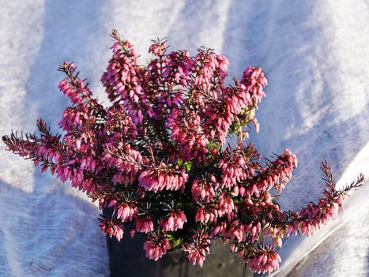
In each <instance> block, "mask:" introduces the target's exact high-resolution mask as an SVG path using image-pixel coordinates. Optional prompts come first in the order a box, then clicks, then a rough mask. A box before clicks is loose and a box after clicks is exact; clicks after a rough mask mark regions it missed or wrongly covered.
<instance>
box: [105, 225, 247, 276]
mask: <svg viewBox="0 0 369 277" xmlns="http://www.w3.org/2000/svg"><path fill="white" fill-rule="evenodd" d="M106 242H107V246H108V254H109V268H110V276H112V277H124V276H127V277H141V276H142V277H192V276H194V277H226V276H232V277H241V276H243V277H245V276H247V277H250V276H253V274H252V272H251V271H249V270H247V269H246V268H245V265H244V264H243V263H241V262H240V261H239V260H238V259H237V258H236V257H235V256H234V255H233V254H231V253H230V251H229V245H228V244H227V245H224V244H223V243H222V242H221V240H216V241H215V242H214V243H213V245H212V247H211V253H210V255H208V256H207V257H206V260H205V262H204V266H203V267H202V268H200V267H199V266H198V265H195V266H193V265H192V264H191V263H190V262H189V261H188V260H187V258H186V257H185V255H184V254H183V252H182V251H180V250H177V251H173V252H170V253H167V254H166V255H165V256H163V257H162V258H161V259H159V260H158V261H157V262H155V261H153V260H149V259H148V258H146V256H145V250H144V249H143V245H144V238H143V237H142V236H141V235H140V234H139V233H138V232H136V235H135V237H134V238H133V239H131V237H130V230H129V227H128V226H127V227H125V230H124V236H123V239H122V240H121V241H120V242H118V241H117V239H116V238H115V237H113V238H110V237H109V236H106Z"/></svg>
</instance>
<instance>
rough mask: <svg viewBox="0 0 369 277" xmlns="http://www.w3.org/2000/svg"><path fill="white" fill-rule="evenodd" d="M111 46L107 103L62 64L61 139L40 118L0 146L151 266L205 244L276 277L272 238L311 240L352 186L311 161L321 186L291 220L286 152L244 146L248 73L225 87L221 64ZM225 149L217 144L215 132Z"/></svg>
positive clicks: (250, 120)
mask: <svg viewBox="0 0 369 277" xmlns="http://www.w3.org/2000/svg"><path fill="white" fill-rule="evenodd" d="M112 37H113V38H114V39H115V43H114V45H113V46H112V50H113V55H112V58H111V59H110V61H109V63H108V66H107V69H106V72H105V73H104V74H103V76H102V78H101V81H102V84H103V86H104V87H105V90H106V93H107V95H108V98H109V99H110V100H111V104H110V106H108V107H104V106H102V105H101V104H100V103H99V102H98V100H97V99H95V98H93V94H92V92H91V91H90V89H89V87H88V83H86V82H85V81H84V80H82V79H81V78H80V77H79V74H78V73H77V72H76V66H75V65H74V64H73V63H70V62H65V63H64V64H62V65H61V66H60V71H62V72H64V73H65V74H66V77H65V79H63V80H62V81H61V82H60V85H59V89H60V90H61V91H62V92H63V93H64V94H65V95H66V96H67V97H69V98H70V99H71V102H72V105H71V106H70V107H68V108H66V110H65V112H64V113H63V116H62V119H61V121H60V123H59V124H60V127H61V128H62V129H63V130H64V132H65V133H64V135H63V136H62V135H52V134H51V132H50V130H49V128H48V127H47V126H46V124H45V123H44V121H43V120H41V119H40V120H39V121H38V123H37V126H38V129H39V131H40V135H36V134H26V135H25V137H24V136H21V137H18V136H17V135H16V134H14V133H12V134H11V135H10V136H4V137H3V140H4V142H5V143H6V145H7V148H8V150H10V151H13V152H14V153H17V154H19V155H20V156H22V157H27V158H29V159H31V160H32V161H34V163H35V164H36V165H38V164H40V165H41V170H42V172H44V171H46V170H48V169H50V172H51V174H54V173H56V175H57V177H58V178H59V179H60V180H61V181H62V182H65V181H68V180H69V181H70V182H71V184H72V186H73V187H76V188H79V189H80V190H82V191H84V192H85V193H86V194H87V195H88V196H89V197H91V198H92V200H93V201H98V202H99V205H100V208H101V209H103V214H102V215H101V218H100V228H101V230H102V232H104V233H105V234H106V235H108V236H110V237H115V238H116V239H117V240H120V239H121V238H122V237H123V236H124V230H125V228H124V227H125V226H129V228H130V230H131V232H130V233H131V236H132V237H133V236H134V235H135V233H140V234H141V235H143V236H144V237H145V239H146V240H145V243H144V249H145V250H146V255H147V257H148V258H150V259H154V260H157V259H159V258H160V257H162V256H163V255H165V254H166V253H167V252H168V251H171V250H175V249H178V248H181V249H182V250H183V251H184V253H185V255H187V257H188V259H189V260H190V261H192V263H193V264H196V263H197V264H198V265H200V266H202V265H203V262H204V260H205V259H206V256H207V255H208V254H209V253H210V246H211V244H212V242H213V241H214V239H215V238H218V237H219V238H222V239H223V240H224V241H228V242H229V243H230V250H231V252H233V253H235V254H236V255H237V256H239V257H240V258H241V259H242V260H243V261H244V262H245V263H247V264H248V266H249V267H250V268H251V269H252V270H254V271H257V272H263V273H265V272H268V273H270V272H271V271H273V270H276V269H277V268H278V263H279V262H280V257H279V256H278V254H277V252H276V251H275V247H281V245H282V239H283V237H286V236H290V235H291V234H297V233H298V232H299V233H302V234H305V235H311V234H313V232H314V231H315V230H316V229H317V228H319V227H320V226H321V225H322V224H325V223H326V222H327V221H328V220H330V219H332V218H334V217H335V216H336V215H337V212H338V210H340V209H341V210H342V201H343V199H344V198H345V196H346V195H347V193H348V191H349V190H351V189H355V188H357V187H359V186H360V185H361V184H362V183H363V177H362V176H359V177H358V179H357V180H356V181H355V182H353V183H352V184H351V185H349V186H348V187H346V188H345V189H343V190H337V189H336V187H335V183H334V181H333V178H332V175H331V173H330V169H329V166H328V164H326V163H323V165H322V170H323V172H324V176H325V181H326V186H327V189H325V190H324V196H323V197H322V198H320V199H318V202H317V204H312V203H311V204H308V205H307V206H306V207H304V208H302V209H301V211H300V212H292V211H282V210H281V208H280V207H279V205H278V204H277V202H276V201H275V199H276V197H277V196H278V195H279V194H280V193H281V192H282V190H283V189H284V187H285V186H286V184H287V183H288V181H289V180H290V179H291V177H292V172H293V169H294V168H295V167H296V166H297V159H296V156H295V155H294V154H292V153H291V151H289V150H285V151H284V152H283V153H282V154H280V155H275V156H274V157H272V159H271V160H267V162H262V161H261V157H260V155H259V153H258V152H257V150H256V148H255V146H254V145H253V144H252V143H245V141H244V139H245V138H247V137H248V133H247V132H248V130H249V127H250V126H251V125H254V126H255V129H256V130H258V129H259V124H258V122H257V120H256V118H255V110H256V109H257V107H258V105H259V104H260V102H261V100H262V98H263V97H264V96H265V93H264V87H265V86H266V85H267V80H266V78H265V76H264V73H263V71H262V70H261V68H260V67H254V66H250V67H248V68H247V69H246V70H245V72H244V73H243V75H242V79H241V81H239V80H238V79H237V78H234V84H233V85H231V86H225V84H224V80H225V78H226V76H227V74H228V73H227V72H228V66H229V62H228V60H227V59H226V57H224V56H222V55H218V54H216V53H215V52H214V50H212V49H205V48H201V49H199V50H198V53H197V55H196V56H194V57H191V56H190V54H189V53H188V51H185V50H183V51H182V50H177V51H173V52H171V53H168V48H167V46H166V42H165V41H160V40H158V41H154V43H153V45H152V46H151V47H150V48H149V52H150V53H151V54H152V55H153V58H152V59H151V61H150V63H149V64H148V65H147V66H142V65H140V64H139V60H138V55H137V53H136V51H135V50H134V47H133V45H132V44H131V43H130V42H128V41H126V40H121V39H120V38H119V37H118V35H117V32H116V31H113V33H112ZM231 134H234V135H235V136H237V145H236V147H233V148H231V147H223V145H224V143H225V141H226V137H227V135H231Z"/></svg>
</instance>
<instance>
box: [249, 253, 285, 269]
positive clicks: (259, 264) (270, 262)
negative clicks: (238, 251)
mask: <svg viewBox="0 0 369 277" xmlns="http://www.w3.org/2000/svg"><path fill="white" fill-rule="evenodd" d="M279 262H281V258H280V257H279V255H278V254H277V252H275V251H274V250H273V249H265V250H260V251H258V252H257V253H256V254H255V256H254V257H253V258H251V259H250V260H249V261H248V265H249V267H250V269H252V270H254V271H256V272H258V273H263V274H264V273H268V274H270V273H271V272H272V271H274V270H277V269H278V268H279Z"/></svg>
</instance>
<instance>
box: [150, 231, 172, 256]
mask: <svg viewBox="0 0 369 277" xmlns="http://www.w3.org/2000/svg"><path fill="white" fill-rule="evenodd" d="M169 247H170V243H169V240H168V239H167V238H160V237H158V238H154V237H151V236H148V238H147V239H146V241H145V243H144V249H145V251H146V257H148V258H149V259H152V260H155V261H157V260H158V259H160V258H161V257H162V256H163V255H165V254H166V253H167V250H168V249H169Z"/></svg>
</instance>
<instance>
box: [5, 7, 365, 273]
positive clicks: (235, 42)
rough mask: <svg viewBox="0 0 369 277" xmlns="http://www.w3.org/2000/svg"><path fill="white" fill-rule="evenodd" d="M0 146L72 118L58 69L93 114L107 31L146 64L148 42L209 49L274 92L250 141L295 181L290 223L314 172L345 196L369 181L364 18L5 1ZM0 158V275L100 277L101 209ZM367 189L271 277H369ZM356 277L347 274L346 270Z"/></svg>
mask: <svg viewBox="0 0 369 277" xmlns="http://www.w3.org/2000/svg"><path fill="white" fill-rule="evenodd" d="M0 5H1V10H2V11H1V15H0V20H1V21H0V22H1V23H0V38H1V44H0V100H1V101H0V115H1V119H2V121H1V125H0V134H1V135H4V134H9V133H10V131H11V130H12V129H14V130H23V131H25V132H33V131H35V130H36V127H35V123H36V120H37V118H40V117H42V118H44V119H45V121H46V122H47V123H48V124H49V125H50V126H52V130H53V131H54V132H57V131H58V128H57V127H56V125H57V122H58V121H59V119H60V117H61V114H62V112H63V111H64V109H65V107H66V106H67V105H68V104H69V103H68V99H67V98H66V97H64V96H63V95H62V94H61V93H60V92H59V91H58V89H57V85H58V83H59V81H60V80H61V79H62V78H63V76H62V74H61V73H60V72H57V71H56V69H57V68H58V66H59V65H60V64H61V63H62V62H63V61H64V60H70V61H73V62H74V63H75V64H76V65H77V66H78V68H79V70H80V71H81V74H82V76H83V77H87V78H89V81H90V82H91V88H92V90H93V91H94V93H95V95H98V96H99V98H100V99H101V100H105V101H107V98H106V97H105V95H104V91H103V88H102V86H101V84H100V83H99V80H100V76H101V74H102V72H103V71H104V69H105V68H106V65H107V61H108V59H109V56H110V53H111V52H110V50H109V47H110V46H111V44H112V40H111V39H110V37H109V36H108V34H109V33H110V31H111V29H112V28H116V29H118V30H119V32H120V34H121V36H122V37H124V38H127V39H129V40H131V41H132V42H133V43H134V44H135V46H136V48H137V50H138V52H139V53H140V55H141V56H142V63H145V62H146V61H147V60H148V58H149V56H148V55H147V48H148V46H149V45H150V43H151V42H150V40H151V39H155V38H157V37H159V38H163V37H168V39H169V44H170V45H171V46H173V48H179V49H189V50H190V51H191V52H192V53H193V54H195V49H196V48H197V47H199V46H201V45H205V46H207V47H211V48H214V49H215V50H216V51H217V52H220V53H222V54H224V55H226V56H227V57H228V59H229V61H230V62H231V69H230V75H231V76H233V75H236V76H238V77H241V74H242V72H243V70H244V69H245V68H246V67H247V66H249V65H259V66H261V67H262V68H263V70H264V71H265V73H266V77H267V78H268V81H269V86H268V87H267V89H266V93H267V98H266V99H264V101H263V103H262V104H261V106H260V109H259V110H258V111H257V118H258V120H259V122H260V124H261V131H260V133H259V134H257V135H255V134H252V136H251V139H252V141H254V142H255V143H256V145H257V147H258V149H259V150H260V151H261V153H262V155H263V156H265V157H268V156H270V155H271V153H272V152H275V153H281V152H282V151H283V149H284V148H289V149H291V150H292V151H293V152H294V153H295V154H296V155H297V157H298V159H299V168H298V169H297V170H296V171H295V175H294V177H293V180H292V182H291V183H290V184H289V186H288V187H287V188H286V190H285V192H284V194H283V196H282V197H281V204H282V207H283V208H285V209H299V208H300V207H301V206H303V205H305V204H306V203H308V202H309V201H315V200H316V199H317V198H318V197H319V195H321V191H322V190H323V185H324V184H323V182H322V181H321V179H320V178H321V175H320V171H319V162H320V161H321V160H324V159H327V160H329V161H330V163H331V165H332V167H333V171H334V174H335V177H336V179H337V180H340V184H345V182H346V181H348V182H349V181H351V179H353V178H354V177H355V176H356V175H357V174H358V173H360V172H363V173H366V175H368V176H369V174H368V173H369V167H368V165H369V144H367V143H368V138H369V126H368V122H367V119H368V117H369V109H368V106H369V105H368V104H369V101H368V100H369V90H368V81H367V78H368V77H369V67H368V64H369V47H368V45H369V35H368V34H369V25H368V22H369V5H368V2H367V1H365V0H355V1H334V0H322V1H282V0H281V1H272V0H269V1H267V0H265V1H259V0H250V1H237V0H221V1H220V0H214V1H194V0H187V1H175V0H168V1H150V0H137V1H128V0H126V1H119V0H107V1H103V0H96V1H87V0H79V1H71V0H64V1H60V0H55V1H45V0H23V1H5V0H0ZM0 145H1V150H0V158H1V159H0V172H1V174H0V195H1V201H0V209H1V211H2V212H1V213H0V275H1V276H106V275H108V262H107V255H106V247H105V240H104V237H103V235H101V234H100V231H99V229H98V221H97V219H96V218H97V217H98V213H99V212H98V209H97V207H96V206H95V205H93V204H92V203H90V202H89V199H87V198H86V197H84V196H83V195H82V194H81V193H79V192H78V191H76V190H74V189H72V188H69V187H68V185H67V184H64V185H62V184H61V183H60V181H58V180H56V179H55V178H52V177H49V176H48V175H41V174H40V170H39V168H35V167H34V166H33V165H32V163H31V162H29V161H24V160H22V159H21V158H20V157H18V156H15V155H14V154H12V153H9V152H6V151H4V144H3V143H1V144H0ZM368 187H369V186H367V187H365V188H362V189H361V190H360V191H359V192H358V193H356V194H354V195H353V196H352V197H351V198H350V199H349V201H348V202H347V204H346V207H347V210H346V211H345V212H344V213H342V214H341V216H340V219H339V220H337V221H335V222H333V224H329V225H328V226H326V227H324V228H323V230H322V232H320V233H319V234H318V233H317V235H316V236H314V237H311V238H305V237H294V238H292V239H290V240H289V241H288V242H287V243H286V244H285V247H283V248H282V249H281V251H280V254H281V256H282V259H283V263H282V264H281V270H280V272H277V273H276V274H277V275H278V276H287V275H288V274H290V276H369V213H368V210H369V207H368V206H369V201H366V196H367V195H369V188H368ZM353 265H355V266H353Z"/></svg>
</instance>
